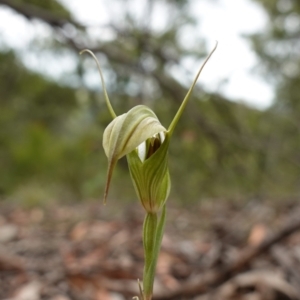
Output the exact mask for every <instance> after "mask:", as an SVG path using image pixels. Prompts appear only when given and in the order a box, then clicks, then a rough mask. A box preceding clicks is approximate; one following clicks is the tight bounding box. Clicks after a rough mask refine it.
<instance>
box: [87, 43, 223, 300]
mask: <svg viewBox="0 0 300 300" xmlns="http://www.w3.org/2000/svg"><path fill="white" fill-rule="evenodd" d="M216 47H217V43H216V45H215V47H214V48H213V50H212V51H211V52H210V54H209V55H208V56H207V58H206V59H205V61H204V63H203V64H202V66H201V68H200V70H199V71H198V73H197V75H196V77H195V79H194V81H193V83H192V85H191V87H190V89H189V90H188V92H187V94H186V96H185V98H184V99H183V101H182V103H181V106H180V107H179V109H178V111H177V113H176V115H175V117H174V119H173V121H172V122H171V124H170V126H169V127H168V129H166V128H165V127H164V126H163V125H162V124H161V123H160V121H159V120H158V118H157V116H156V115H155V113H154V112H153V111H152V110H151V109H150V108H148V107H147V106H145V105H137V106H135V107H133V108H132V109H130V110H129V111H128V112H127V113H124V114H122V115H119V116H117V115H116V114H115V112H114V110H113V108H112V105H111V102H110V100H109V97H108V94H107V91H106V87H105V82H104V78H103V74H102V71H101V68H100V65H99V62H98V60H97V58H96V57H95V55H94V54H93V53H92V52H91V51H89V50H83V51H81V53H83V52H88V53H89V54H91V55H92V56H93V58H94V59H95V61H96V63H97V66H98V70H99V73H100V77H101V82H102V85H103V93H104V98H105V101H106V104H107V107H108V110H109V112H110V114H111V116H112V119H113V120H112V121H111V123H110V124H109V125H108V126H107V127H106V129H105V131H104V134H103V148H104V152H105V154H106V156H107V158H108V170H107V181H106V185H105V192H104V202H105V203H106V199H107V194H108V190H109V187H110V182H111V178H112V174H113V170H114V168H115V166H116V164H117V161H118V160H119V159H120V158H121V157H123V156H125V155H126V156H127V161H128V166H129V171H130V175H131V178H132V182H133V185H134V188H135V191H136V193H137V196H138V198H139V200H140V202H141V204H142V205H143V207H144V209H145V211H146V217H145V221H144V228H143V244H144V253H145V267H144V275H143V287H141V286H140V293H141V295H140V297H141V299H142V300H150V299H152V293H153V282H154V276H155V268H156V262H157V257H158V253H159V249H160V245H161V240H162V236H163V231H164V224H165V219H166V206H165V203H166V200H167V198H168V196H169V193H170V189H171V180H170V175H169V170H168V149H169V145H170V140H171V137H172V135H173V132H174V129H175V127H176V125H177V123H178V121H179V119H180V117H181V115H182V113H183V111H184V109H185V106H186V105H187V102H188V100H189V98H190V96H191V93H192V91H193V89H194V87H195V84H196V82H197V80H198V77H199V75H200V73H201V71H202V70H203V68H204V66H205V64H206V63H207V61H208V60H209V58H210V57H211V56H212V54H213V52H214V51H215V49H216ZM136 299H139V298H138V297H136Z"/></svg>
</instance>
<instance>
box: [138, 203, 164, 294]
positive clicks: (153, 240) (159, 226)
mask: <svg viewBox="0 0 300 300" xmlns="http://www.w3.org/2000/svg"><path fill="white" fill-rule="evenodd" d="M165 223H166V206H165V205H164V206H163V210H162V213H161V216H160V219H159V222H157V214H156V213H147V215H146V218H145V222H144V231H143V242H144V251H145V267H144V278H143V288H144V291H143V297H144V299H143V300H151V299H152V294H153V284H154V278H155V269H156V264H157V258H158V254H159V251H160V246H161V241H162V237H163V233H164V227H165Z"/></svg>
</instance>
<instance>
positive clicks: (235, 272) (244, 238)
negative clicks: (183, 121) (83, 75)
mask: <svg viewBox="0 0 300 300" xmlns="http://www.w3.org/2000/svg"><path fill="white" fill-rule="evenodd" d="M169 204H170V207H168V220H167V226H166V233H165V236H164V239H163V242H162V249H161V253H160V257H159V260H158V265H157V276H156V280H155V293H154V294H155V297H154V299H156V300H168V299H169V300H171V299H174V300H175V299H178V300H179V299H197V300H218V299H223V300H227V299H228V300H229V299H245V300H246V299H247V300H275V299H276V300H288V299H300V203H298V202H297V201H292V200H290V201H281V202H280V203H278V202H276V204H274V203H273V202H272V201H264V202H262V201H258V200H257V201H249V202H247V203H246V204H245V203H243V204H237V203H229V202H225V201H217V200H214V201H205V202H202V203H199V204H197V205H193V206H190V207H189V209H188V208H182V207H176V206H172V205H171V203H170V202H169ZM108 207H109V205H107V206H105V207H104V206H103V205H102V204H101V203H90V202H87V203H85V204H83V203H81V204H72V205H54V204H53V205H49V206H47V207H36V208H30V209H29V208H27V209H25V208H21V207H20V206H16V205H9V204H7V203H5V202H3V203H2V204H0V300H4V299H6V300H8V299H10V300H42V299H47V300H48V299H49V300H102V299H103V300H124V299H131V297H132V296H134V295H138V284H137V279H138V278H140V279H141V277H142V269H143V247H142V239H141V231H142V223H143V217H144V213H143V211H142V209H140V208H139V205H137V204H132V205H128V206H127V207H125V208H123V209H122V211H120V212H118V213H115V212H112V211H110V209H109V208H108Z"/></svg>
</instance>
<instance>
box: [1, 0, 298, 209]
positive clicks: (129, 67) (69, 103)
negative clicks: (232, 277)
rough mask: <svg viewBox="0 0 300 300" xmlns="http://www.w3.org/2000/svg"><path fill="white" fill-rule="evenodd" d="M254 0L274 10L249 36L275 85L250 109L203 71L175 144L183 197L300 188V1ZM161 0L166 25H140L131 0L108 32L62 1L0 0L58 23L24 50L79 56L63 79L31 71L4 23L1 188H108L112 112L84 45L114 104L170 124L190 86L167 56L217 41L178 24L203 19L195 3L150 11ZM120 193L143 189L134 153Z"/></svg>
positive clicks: (33, 197) (199, 52) (51, 56)
mask: <svg viewBox="0 0 300 300" xmlns="http://www.w3.org/2000/svg"><path fill="white" fill-rule="evenodd" d="M115 1H116V2H118V3H119V5H122V1H117V0H115ZM253 1H255V2H257V3H258V4H259V5H261V6H262V7H263V8H264V10H265V11H266V13H267V14H268V17H269V22H268V26H267V27H266V28H265V30H264V32H260V33H257V34H255V35H251V36H248V37H247V39H248V41H249V44H250V45H251V46H252V47H253V49H254V50H255V52H256V54H257V56H258V57H259V59H260V64H259V67H258V68H259V72H260V73H261V76H262V79H261V80H268V81H269V82H271V83H272V85H273V86H274V88H275V99H274V102H273V104H272V106H271V107H269V108H268V109H265V110H258V109H254V108H251V107H249V106H246V105H244V104H241V103H236V102H233V101H231V99H227V98H226V97H225V96H224V95H222V94H219V93H211V92H208V91H206V90H205V86H201V80H200V82H199V83H198V87H197V89H196V90H195V92H194V94H193V97H192V99H191V101H190V102H189V105H188V106H187V109H186V111H185V113H184V117H183V118H182V119H181V121H180V124H179V126H178V128H177V132H176V134H175V136H174V139H173V141H172V144H171V150H170V172H171V178H172V184H173V189H172V195H171V197H172V198H173V199H174V198H175V199H177V200H178V201H181V202H186V201H188V202H190V201H191V202H192V201H194V200H198V199H200V198H220V197H222V198H223V197H225V198H244V199H247V198H253V197H272V198H281V197H284V196H286V195H288V196H297V195H299V194H300V101H299V100H300V99H299V97H300V67H299V66H300V51H299V49H300V2H299V1H297V0H285V1H282V0H253ZM155 2H161V4H162V5H164V6H166V7H167V10H168V11H171V12H172V14H171V17H169V20H168V26H167V27H166V28H164V29H162V30H159V31H157V30H151V28H149V27H148V26H146V25H145V26H140V24H139V23H138V22H136V20H135V18H134V14H133V13H132V12H131V11H130V10H129V9H128V8H127V1H123V3H124V4H123V9H122V11H123V15H120V16H119V17H118V19H117V20H112V21H111V23H110V24H107V28H109V30H110V32H112V33H113V34H112V35H111V37H110V38H105V36H104V35H103V36H102V35H99V38H98V39H97V40H95V39H91V37H90V35H89V34H88V30H89V28H88V27H87V26H86V25H85V24H80V23H79V22H78V21H77V20H76V18H75V16H73V15H72V14H71V12H70V11H69V10H68V8H67V7H66V6H64V5H63V4H62V3H61V2H59V1H55V0H43V1H38V0H26V1H25V0H0V9H10V10H12V11H13V12H14V13H15V14H18V15H21V16H23V17H24V18H25V19H26V20H27V22H32V23H33V24H35V23H39V24H40V23H42V24H44V26H45V27H46V28H47V30H48V32H49V33H50V34H47V35H45V38H44V39H40V38H39V39H38V40H34V41H33V42H32V43H31V45H30V48H29V49H26V50H24V51H26V52H27V53H30V55H31V56H34V55H36V56H37V57H44V58H43V59H45V60H49V63H50V64H53V65H55V64H57V66H56V68H60V66H61V68H63V66H64V64H63V63H61V62H62V61H64V60H67V59H71V60H72V61H74V62H75V63H76V66H77V67H76V70H77V71H76V72H75V73H74V72H68V71H66V72H63V71H64V70H60V72H61V73H62V75H61V76H58V77H57V78H56V79H53V78H52V77H50V76H48V75H45V74H42V72H37V71H33V70H32V69H30V68H28V66H27V65H26V55H25V56H24V55H23V54H22V53H20V51H18V50H16V49H12V48H10V47H8V46H7V45H5V43H3V42H1V35H0V42H1V43H0V105H1V107H0V144H1V146H0V165H1V172H0V197H1V199H16V200H20V201H24V202H26V203H28V204H38V203H41V202H44V201H49V200H50V199H58V200H64V201H66V200H81V199H93V198H101V197H102V194H103V189H104V184H105V177H106V168H107V162H106V157H105V154H104V152H103V149H102V133H103V131H104V128H105V127H106V126H107V124H108V123H109V122H110V115H109V113H108V111H107V108H106V106H105V103H104V99H103V96H102V93H101V91H100V89H99V90H97V89H93V88H91V87H90V86H89V85H88V84H87V81H88V78H90V77H91V73H92V74H94V73H93V72H96V66H95V63H94V61H92V59H91V58H90V57H88V56H82V57H80V56H79V54H78V53H79V51H80V50H82V49H84V48H89V49H91V50H92V51H94V52H95V54H96V55H97V56H98V58H99V60H100V62H101V64H102V66H103V69H104V75H105V79H106V83H107V88H108V92H109V95H110V99H111V100H112V102H113V105H114V107H115V110H116V112H117V113H118V114H120V113H123V112H126V111H128V110H129V109H130V108H131V107H133V106H134V105H137V104H140V103H143V104H146V105H148V106H150V107H151V108H152V109H153V110H154V111H155V112H156V113H157V115H158V117H159V118H160V120H161V121H162V123H163V124H164V125H165V126H166V127H167V126H168V124H169V122H170V120H171V119H172V117H173V116H174V114H175V112H176V111H177V109H178V107H179V104H180V102H181V101H182V99H183V97H184V95H185V93H186V91H187V89H188V85H186V84H183V83H182V82H179V81H178V80H177V79H175V78H174V77H173V76H171V74H170V68H171V67H172V66H176V65H178V64H180V61H181V60H182V59H183V58H186V57H191V58H194V59H195V60H197V61H199V66H200V61H201V59H203V58H204V56H205V55H206V54H207V52H208V51H209V50H210V49H209V48H208V47H207V45H206V42H207V41H205V40H201V41H199V42H198V45H197V47H194V48H187V47H185V46H184V44H183V43H182V42H181V40H180V31H181V29H182V28H183V27H185V26H190V28H191V29H192V28H193V26H194V25H195V22H196V20H194V19H193V18H192V17H191V16H190V15H189V14H188V13H187V12H188V10H187V6H188V5H189V2H190V1H188V0H176V1H167V0H160V1H158V0H156V1H149V2H148V3H149V6H148V7H145V12H147V13H146V15H148V17H149V18H150V17H151V12H152V8H153V7H152V5H154V3H155ZM215 5H218V1H216V3H215ZM253 21H255V20H253ZM0 22H1V20H0ZM145 24H147V20H145ZM11 26H12V27H13V26H14V24H11ZM220 26H222V25H221V24H220ZM236 26H239V24H236ZM107 28H106V29H107ZM0 34H1V33H0ZM112 37H113V38H112ZM24 58H25V59H24ZM233 64H234V62H233ZM216 72H217V70H216ZM184 82H185V83H186V81H184ZM188 84H190V83H188ZM99 87H100V79H99ZM200 87H201V88H200ZM119 196H121V197H122V199H127V200H130V199H135V195H134V191H133V188H132V186H131V183H130V178H129V173H128V171H127V163H126V160H122V161H120V163H119V164H118V167H117V168H116V173H115V175H114V178H113V183H112V188H111V193H110V197H111V198H118V197H119Z"/></svg>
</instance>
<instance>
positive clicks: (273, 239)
mask: <svg viewBox="0 0 300 300" xmlns="http://www.w3.org/2000/svg"><path fill="white" fill-rule="evenodd" d="M299 229H300V219H299V217H298V218H297V219H295V220H293V221H291V222H289V223H288V224H287V225H286V226H284V227H283V228H282V229H281V230H279V231H278V232H277V233H275V234H273V235H270V236H269V237H267V238H266V239H265V240H264V241H263V242H262V243H261V244H259V245H258V246H257V247H253V248H247V249H245V250H243V251H242V253H241V255H240V256H239V257H238V258H237V259H236V260H235V261H234V262H233V263H231V264H230V265H228V266H227V267H225V268H223V269H221V270H220V269H219V270H212V271H209V272H207V273H206V274H204V275H203V276H199V277H197V278H195V279H193V280H192V282H188V283H187V284H185V285H182V286H181V287H180V288H179V289H178V290H176V291H173V292H166V293H164V294H161V295H157V296H156V297H154V299H155V300H171V299H175V298H176V299H178V297H181V296H185V297H192V296H196V295H200V294H204V293H206V292H208V291H209V290H211V289H212V288H216V287H218V286H220V285H221V284H222V283H224V282H225V281H227V280H229V279H230V278H232V277H233V276H234V275H236V274H237V273H238V272H239V271H241V270H242V269H243V268H245V267H246V266H247V265H248V264H249V263H250V262H251V261H252V260H253V259H255V258H256V257H257V256H259V255H261V254H262V253H264V252H266V251H268V250H269V249H270V248H271V247H272V246H273V245H275V244H277V243H278V242H280V241H282V240H283V239H285V238H287V237H288V236H290V235H291V234H293V233H294V232H296V231H297V230H299Z"/></svg>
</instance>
